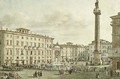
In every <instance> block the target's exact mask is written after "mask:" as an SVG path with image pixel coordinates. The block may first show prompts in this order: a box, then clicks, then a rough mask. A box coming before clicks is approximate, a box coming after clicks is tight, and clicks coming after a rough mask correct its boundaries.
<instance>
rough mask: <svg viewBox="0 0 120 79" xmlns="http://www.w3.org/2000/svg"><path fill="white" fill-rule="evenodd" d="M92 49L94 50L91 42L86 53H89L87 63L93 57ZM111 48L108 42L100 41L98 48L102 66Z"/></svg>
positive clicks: (93, 43) (93, 44)
mask: <svg viewBox="0 0 120 79" xmlns="http://www.w3.org/2000/svg"><path fill="white" fill-rule="evenodd" d="M94 48H95V42H94V41H92V43H90V44H89V45H88V53H89V61H91V62H92V61H93V57H94V54H93V52H94ZM111 48H112V44H111V42H109V41H106V40H103V39H100V46H99V52H100V53H101V60H102V62H103V64H104V63H105V62H107V61H108V60H109V59H108V51H109V50H110V49H111Z"/></svg>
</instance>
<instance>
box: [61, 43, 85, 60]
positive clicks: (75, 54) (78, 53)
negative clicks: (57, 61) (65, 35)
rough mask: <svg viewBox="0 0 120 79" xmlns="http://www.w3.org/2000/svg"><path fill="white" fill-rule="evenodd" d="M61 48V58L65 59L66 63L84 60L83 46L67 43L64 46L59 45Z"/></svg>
mask: <svg viewBox="0 0 120 79" xmlns="http://www.w3.org/2000/svg"><path fill="white" fill-rule="evenodd" d="M60 46H61V47H62V52H63V54H62V57H63V59H66V61H78V60H80V59H81V60H82V58H84V57H83V56H84V52H85V46H83V45H77V44H76V45H75V44H73V43H71V42H67V43H66V44H61V45H60Z"/></svg>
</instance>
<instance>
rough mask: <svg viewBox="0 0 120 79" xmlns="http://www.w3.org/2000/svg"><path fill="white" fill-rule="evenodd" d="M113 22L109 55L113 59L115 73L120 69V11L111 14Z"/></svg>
mask: <svg viewBox="0 0 120 79" xmlns="http://www.w3.org/2000/svg"><path fill="white" fill-rule="evenodd" d="M111 19H112V22H111V26H112V50H111V51H110V54H109V57H110V58H111V59H112V70H113V73H114V74H115V72H117V70H120V12H119V13H118V14H117V15H115V16H111Z"/></svg>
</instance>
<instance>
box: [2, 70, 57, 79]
mask: <svg viewBox="0 0 120 79" xmlns="http://www.w3.org/2000/svg"><path fill="white" fill-rule="evenodd" d="M35 71H40V70H32V69H29V70H28V69H24V70H23V71H14V72H16V73H18V74H19V75H20V76H21V77H22V79H55V78H57V77H59V75H58V71H42V73H43V76H42V77H40V78H34V77H33V74H34V72H35ZM4 72H8V71H4Z"/></svg>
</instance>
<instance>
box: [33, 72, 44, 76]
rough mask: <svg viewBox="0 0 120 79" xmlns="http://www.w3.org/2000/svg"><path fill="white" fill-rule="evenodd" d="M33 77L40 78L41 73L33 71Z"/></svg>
mask: <svg viewBox="0 0 120 79" xmlns="http://www.w3.org/2000/svg"><path fill="white" fill-rule="evenodd" d="M33 77H42V71H35V73H34V74H33Z"/></svg>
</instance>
